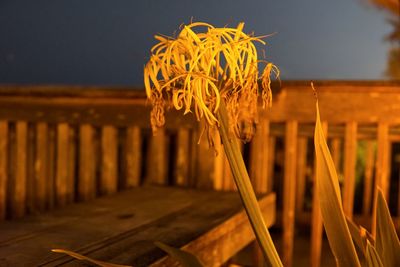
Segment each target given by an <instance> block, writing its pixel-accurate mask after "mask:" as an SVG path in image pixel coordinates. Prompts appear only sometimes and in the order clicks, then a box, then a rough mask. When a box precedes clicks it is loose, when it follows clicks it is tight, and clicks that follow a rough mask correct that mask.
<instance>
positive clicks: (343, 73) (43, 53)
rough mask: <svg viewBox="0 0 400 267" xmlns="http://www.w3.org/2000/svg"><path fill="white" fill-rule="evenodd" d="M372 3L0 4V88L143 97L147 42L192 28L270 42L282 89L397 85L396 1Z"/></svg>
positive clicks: (174, 0)
mask: <svg viewBox="0 0 400 267" xmlns="http://www.w3.org/2000/svg"><path fill="white" fill-rule="evenodd" d="M375 2H376V3H375V4H373V3H371V2H370V1H368V0H351V1H348V0H337V1H329V0H322V1H321V0H303V1H267V0H264V1H261V0H247V1H239V0H234V1H232V0H220V1H214V0H203V1H188V0H170V1H161V0H147V1H128V0H119V1H111V0H97V1H78V0H70V1H51V0H38V1H26V0H25V1H23V0H13V1H12V0H1V1H0V36H1V41H0V83H18V84H94V85H129V86H137V87H141V86H142V83H143V82H142V70H143V65H144V64H145V62H146V60H147V59H148V56H149V50H150V48H151V46H152V45H154V44H155V40H154V38H153V36H154V34H158V33H161V34H165V35H170V36H172V35H173V34H174V31H175V30H176V29H178V27H179V25H180V24H182V23H189V22H190V21H191V20H193V21H205V22H209V23H211V24H214V25H215V26H219V27H222V26H224V25H228V26H232V27H235V26H236V25H237V23H238V22H240V21H244V22H245V23H246V26H245V30H246V31H247V32H252V31H254V32H255V34H256V35H264V34H273V33H274V35H273V36H271V37H269V38H267V42H268V46H267V47H266V58H267V60H269V61H273V62H274V63H275V64H276V65H278V66H279V68H280V69H281V74H282V79H283V80H309V79H314V80H316V79H324V80H335V79H340V80H361V79H362V80H382V79H391V78H398V77H399V76H400V74H399V70H398V67H396V66H395V65H398V63H397V62H398V61H400V60H398V59H399V54H400V53H399V49H398V41H397V42H396V41H395V40H398V38H399V27H398V25H399V23H398V22H397V21H398V20H396V19H395V16H394V14H396V12H397V9H398V7H397V6H398V5H397V0H386V1H384V0H375ZM396 25H397V26H396ZM396 29H397V31H396ZM388 39H391V41H390V40H388ZM396 69H397V70H396Z"/></svg>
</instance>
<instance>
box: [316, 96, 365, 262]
mask: <svg viewBox="0 0 400 267" xmlns="http://www.w3.org/2000/svg"><path fill="white" fill-rule="evenodd" d="M316 111H317V119H316V124H315V135H314V145H315V153H316V161H317V164H316V167H317V171H316V173H317V179H316V184H317V190H316V193H318V194H319V202H320V208H321V214H322V218H323V221H324V226H325V231H326V234H327V236H328V241H329V245H330V247H331V250H332V253H333V255H334V256H335V258H336V261H337V264H338V266H346V267H349V266H360V261H359V260H358V257H357V253H356V250H355V247H354V244H353V241H352V239H351V236H350V232H349V228H348V226H347V223H346V218H345V215H344V212H343V208H342V204H341V197H340V189H339V183H338V176H337V174H336V170H335V164H334V163H333V160H332V157H331V154H330V152H329V149H328V146H327V144H326V141H325V136H324V133H323V130H322V126H321V121H320V115H319V107H318V101H317V102H316Z"/></svg>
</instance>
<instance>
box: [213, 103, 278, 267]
mask: <svg viewBox="0 0 400 267" xmlns="http://www.w3.org/2000/svg"><path fill="white" fill-rule="evenodd" d="M218 120H219V122H220V127H219V132H220V135H221V139H222V143H223V145H224V149H225V154H226V156H227V158H228V161H229V164H230V166H231V170H232V174H233V177H234V179H235V183H236V186H237V188H238V191H239V194H240V197H241V199H242V202H243V205H244V208H245V210H246V213H247V216H248V217H249V220H250V224H251V226H252V228H253V231H254V233H255V236H256V238H257V241H258V244H259V245H260V248H261V250H262V252H263V255H264V258H265V260H266V261H268V262H270V264H271V266H273V267H280V266H283V265H282V262H281V260H280V258H279V255H278V252H277V251H276V249H275V246H274V243H273V242H272V238H271V235H270V234H269V231H268V228H267V226H266V225H265V222H264V219H263V217H262V213H261V210H260V207H259V206H258V202H257V198H256V195H255V193H254V190H253V187H252V185H251V182H250V178H249V174H248V173H247V170H246V166H245V164H244V161H243V157H242V153H241V151H240V147H239V143H238V140H237V138H236V137H235V136H232V134H231V133H230V131H229V121H228V114H227V111H226V107H225V103H224V101H221V105H220V108H219V111H218Z"/></svg>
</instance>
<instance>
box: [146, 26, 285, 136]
mask: <svg viewBox="0 0 400 267" xmlns="http://www.w3.org/2000/svg"><path fill="white" fill-rule="evenodd" d="M243 27H244V23H239V25H238V26H237V28H215V27H213V26H212V25H210V24H207V23H201V22H196V23H192V24H189V25H186V26H183V27H182V29H181V32H180V33H179V35H178V36H177V37H176V38H170V37H165V36H161V35H156V36H155V39H156V40H158V41H159V43H157V44H156V45H155V46H153V48H152V49H151V57H150V59H149V61H148V62H147V64H146V66H145V68H144V84H145V88H146V94H147V97H148V99H149V100H150V102H151V103H152V105H153V110H152V112H151V125H152V128H153V130H154V131H155V130H156V129H157V128H158V127H162V126H163V125H164V123H165V119H164V110H165V107H166V105H169V104H170V103H172V105H173V107H174V108H175V109H177V110H183V111H184V114H187V113H194V114H195V116H196V118H197V120H199V121H200V120H204V121H206V123H205V125H206V127H207V128H208V129H212V128H213V127H215V126H218V124H219V122H218V119H217V112H218V110H219V106H220V103H221V101H225V103H226V106H227V110H228V116H229V123H230V129H231V131H232V132H234V133H235V135H236V136H237V137H239V138H241V139H246V140H248V139H249V138H251V136H252V135H253V128H254V127H253V125H254V124H255V123H256V122H257V114H258V113H257V104H258V96H259V94H260V92H261V100H262V102H263V107H266V106H270V104H271V90H270V84H271V79H270V74H271V73H274V74H275V75H276V76H277V77H278V76H279V70H278V69H277V68H276V66H275V65H273V64H272V63H268V62H266V61H264V60H259V59H258V56H257V49H256V46H255V42H259V43H261V44H265V42H264V41H263V40H262V38H263V37H255V36H253V35H248V34H246V33H244V32H243ZM201 30H202V31H201ZM259 65H263V67H264V68H263V70H262V71H260V72H259V69H258V66H259ZM260 89H261V90H260ZM243 126H245V127H243ZM247 126H250V127H247ZM249 129H250V130H249Z"/></svg>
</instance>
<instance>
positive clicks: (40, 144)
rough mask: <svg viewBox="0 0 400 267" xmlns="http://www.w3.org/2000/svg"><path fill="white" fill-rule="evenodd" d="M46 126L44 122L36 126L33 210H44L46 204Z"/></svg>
mask: <svg viewBox="0 0 400 267" xmlns="http://www.w3.org/2000/svg"><path fill="white" fill-rule="evenodd" d="M47 158H48V126H47V123H45V122H39V123H37V124H36V159H35V179H34V180H35V182H34V188H35V203H36V204H35V208H36V209H37V210H40V211H42V210H44V209H45V208H46V202H47V180H48V166H47V164H48V161H47Z"/></svg>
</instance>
